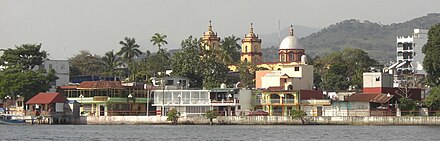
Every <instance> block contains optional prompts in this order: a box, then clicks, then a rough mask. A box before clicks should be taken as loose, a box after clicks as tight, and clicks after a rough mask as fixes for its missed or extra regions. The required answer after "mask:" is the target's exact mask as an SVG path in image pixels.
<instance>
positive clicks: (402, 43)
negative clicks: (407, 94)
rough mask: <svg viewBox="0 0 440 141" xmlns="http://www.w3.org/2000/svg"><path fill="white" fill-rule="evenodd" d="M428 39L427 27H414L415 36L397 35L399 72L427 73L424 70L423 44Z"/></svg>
mask: <svg viewBox="0 0 440 141" xmlns="http://www.w3.org/2000/svg"><path fill="white" fill-rule="evenodd" d="M427 41H428V30H427V29H414V33H413V36H408V37H403V36H401V37H397V43H396V45H397V63H396V65H394V66H395V67H396V70H397V72H396V73H397V74H412V73H416V74H426V72H425V70H423V66H422V64H423V58H424V57H425V55H424V54H423V53H422V48H423V45H425V44H426V42H427Z"/></svg>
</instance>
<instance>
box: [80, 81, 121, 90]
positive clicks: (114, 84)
mask: <svg viewBox="0 0 440 141" xmlns="http://www.w3.org/2000/svg"><path fill="white" fill-rule="evenodd" d="M78 89H124V86H122V84H121V82H120V81H84V82H81V84H79V86H78Z"/></svg>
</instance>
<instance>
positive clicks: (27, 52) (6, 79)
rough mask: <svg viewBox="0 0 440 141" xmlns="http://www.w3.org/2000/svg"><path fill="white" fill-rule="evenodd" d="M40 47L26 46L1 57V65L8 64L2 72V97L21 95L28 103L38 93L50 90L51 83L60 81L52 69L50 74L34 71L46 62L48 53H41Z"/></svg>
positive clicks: (0, 89)
mask: <svg viewBox="0 0 440 141" xmlns="http://www.w3.org/2000/svg"><path fill="white" fill-rule="evenodd" d="M40 47H41V44H40V45H30V44H24V45H21V46H18V47H16V49H7V50H5V52H4V54H3V55H2V56H1V57H0V60H1V63H2V64H6V65H5V66H6V68H5V69H3V70H0V78H1V79H0V97H4V96H6V95H10V96H11V97H17V95H20V96H22V97H23V98H24V101H25V102H26V101H27V100H28V99H30V98H31V97H33V96H34V95H36V94H37V93H39V92H45V91H47V90H49V88H50V85H49V83H50V82H54V81H55V80H57V79H58V77H56V76H55V71H54V70H52V69H51V70H49V72H45V71H42V70H37V71H34V70H32V69H33V68H34V67H35V66H38V65H41V64H42V63H43V62H44V60H46V51H40ZM26 59H29V60H26ZM6 62H7V63H6Z"/></svg>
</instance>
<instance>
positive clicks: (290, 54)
mask: <svg viewBox="0 0 440 141" xmlns="http://www.w3.org/2000/svg"><path fill="white" fill-rule="evenodd" d="M293 59H295V58H294V57H293V52H289V61H290V62H293V61H295V60H293Z"/></svg>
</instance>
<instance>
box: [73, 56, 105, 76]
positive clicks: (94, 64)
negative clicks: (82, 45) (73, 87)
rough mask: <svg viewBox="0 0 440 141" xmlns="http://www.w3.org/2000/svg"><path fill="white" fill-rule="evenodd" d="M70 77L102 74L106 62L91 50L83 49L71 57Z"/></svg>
mask: <svg viewBox="0 0 440 141" xmlns="http://www.w3.org/2000/svg"><path fill="white" fill-rule="evenodd" d="M69 62H70V77H73V76H81V75H86V76H101V75H102V72H104V70H105V66H104V63H103V62H102V61H101V57H100V56H98V55H92V54H91V53H90V52H89V51H86V50H81V51H79V54H76V55H74V56H73V57H72V58H69Z"/></svg>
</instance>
